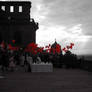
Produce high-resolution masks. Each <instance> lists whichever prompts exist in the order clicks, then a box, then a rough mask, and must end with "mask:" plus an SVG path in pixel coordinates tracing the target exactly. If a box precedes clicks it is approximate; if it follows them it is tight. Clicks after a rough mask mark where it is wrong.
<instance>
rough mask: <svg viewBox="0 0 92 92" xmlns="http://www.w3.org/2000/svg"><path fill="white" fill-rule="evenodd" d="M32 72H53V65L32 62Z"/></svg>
mask: <svg viewBox="0 0 92 92" xmlns="http://www.w3.org/2000/svg"><path fill="white" fill-rule="evenodd" d="M31 71H32V72H53V65H52V64H51V63H46V64H31Z"/></svg>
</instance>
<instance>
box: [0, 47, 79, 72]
mask: <svg viewBox="0 0 92 92" xmlns="http://www.w3.org/2000/svg"><path fill="white" fill-rule="evenodd" d="M41 62H44V63H46V62H50V63H52V64H53V66H54V67H62V66H63V65H65V66H66V67H77V66H78V65H79V64H80V62H79V61H78V59H77V56H76V55H75V54H72V53H71V52H70V51H67V52H66V53H65V54H64V55H63V54H62V52H61V53H59V54H58V53H55V54H53V53H47V52H45V53H37V54H32V53H31V52H25V51H22V50H18V51H13V50H8V49H4V48H0V67H1V70H2V71H7V70H10V71H14V70H15V69H16V67H17V66H20V67H24V68H25V71H31V67H30V65H31V64H32V63H41Z"/></svg>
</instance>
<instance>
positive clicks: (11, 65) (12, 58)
mask: <svg viewBox="0 0 92 92" xmlns="http://www.w3.org/2000/svg"><path fill="white" fill-rule="evenodd" d="M9 61H10V63H9V68H10V71H12V72H13V71H14V69H15V63H14V56H11V57H10V59H9Z"/></svg>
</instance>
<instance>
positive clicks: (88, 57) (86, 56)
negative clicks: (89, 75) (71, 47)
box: [78, 55, 92, 61]
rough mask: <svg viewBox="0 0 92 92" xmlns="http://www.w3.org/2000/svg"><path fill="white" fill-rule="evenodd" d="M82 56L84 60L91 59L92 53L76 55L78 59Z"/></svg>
mask: <svg viewBox="0 0 92 92" xmlns="http://www.w3.org/2000/svg"><path fill="white" fill-rule="evenodd" d="M82 57H84V60H89V61H92V55H78V59H80V58H82Z"/></svg>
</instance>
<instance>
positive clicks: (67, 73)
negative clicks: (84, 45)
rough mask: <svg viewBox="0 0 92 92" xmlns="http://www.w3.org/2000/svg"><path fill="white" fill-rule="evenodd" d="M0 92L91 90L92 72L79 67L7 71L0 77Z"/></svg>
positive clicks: (79, 91) (81, 91)
mask: <svg viewBox="0 0 92 92" xmlns="http://www.w3.org/2000/svg"><path fill="white" fill-rule="evenodd" d="M0 92H92V72H87V71H84V70H79V69H54V71H53V72H52V73H30V72H7V73H5V74H4V78H0Z"/></svg>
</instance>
